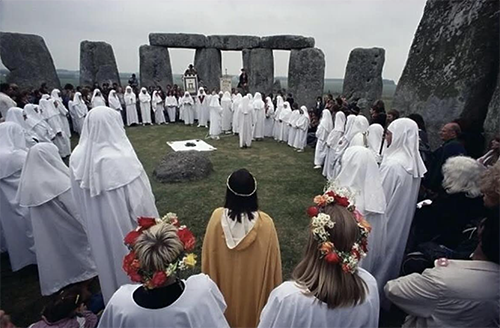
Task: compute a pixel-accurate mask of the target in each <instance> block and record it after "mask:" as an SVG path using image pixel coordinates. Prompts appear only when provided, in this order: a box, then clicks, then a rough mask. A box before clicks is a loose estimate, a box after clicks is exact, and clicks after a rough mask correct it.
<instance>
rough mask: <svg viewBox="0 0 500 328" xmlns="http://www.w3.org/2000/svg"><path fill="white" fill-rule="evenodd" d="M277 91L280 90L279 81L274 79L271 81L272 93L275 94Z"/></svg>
mask: <svg viewBox="0 0 500 328" xmlns="http://www.w3.org/2000/svg"><path fill="white" fill-rule="evenodd" d="M278 91H281V81H280V80H274V83H273V93H274V94H276V93H277V92H278Z"/></svg>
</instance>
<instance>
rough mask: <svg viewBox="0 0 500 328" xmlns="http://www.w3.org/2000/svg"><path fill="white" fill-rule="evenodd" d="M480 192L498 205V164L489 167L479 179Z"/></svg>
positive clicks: (499, 166)
mask: <svg viewBox="0 0 500 328" xmlns="http://www.w3.org/2000/svg"><path fill="white" fill-rule="evenodd" d="M481 191H482V192H483V194H485V195H488V196H489V197H491V198H492V199H495V200H496V202H497V204H498V203H500V162H497V163H496V164H495V165H493V166H490V167H489V168H488V169H487V170H486V171H485V172H484V173H483V176H482V177H481Z"/></svg>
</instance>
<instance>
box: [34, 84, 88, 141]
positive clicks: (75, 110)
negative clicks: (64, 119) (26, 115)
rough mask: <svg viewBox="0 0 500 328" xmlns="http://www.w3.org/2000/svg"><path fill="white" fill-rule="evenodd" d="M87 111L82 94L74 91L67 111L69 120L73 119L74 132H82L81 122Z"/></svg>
mask: <svg viewBox="0 0 500 328" xmlns="http://www.w3.org/2000/svg"><path fill="white" fill-rule="evenodd" d="M25 108H26V107H25ZM88 112H89V109H88V108H87V105H85V102H84V101H83V98H82V94H81V93H80V92H76V93H75V95H74V96H73V101H72V102H71V104H70V106H69V113H70V115H71V120H72V121H73V130H74V131H75V132H76V133H78V134H81V133H82V127H83V122H84V121H85V117H86V116H87V114H88Z"/></svg>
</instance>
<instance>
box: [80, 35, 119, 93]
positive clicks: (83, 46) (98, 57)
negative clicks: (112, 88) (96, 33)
mask: <svg viewBox="0 0 500 328" xmlns="http://www.w3.org/2000/svg"><path fill="white" fill-rule="evenodd" d="M104 82H108V83H110V85H111V84H112V83H118V85H120V84H121V83H120V75H119V74H118V67H117V66H116V59H115V54H114V52H113V47H111V45H110V44H109V43H106V42H102V41H87V40H85V41H82V42H81V43H80V85H81V86H86V85H88V86H92V85H93V84H94V83H99V85H102V83H104Z"/></svg>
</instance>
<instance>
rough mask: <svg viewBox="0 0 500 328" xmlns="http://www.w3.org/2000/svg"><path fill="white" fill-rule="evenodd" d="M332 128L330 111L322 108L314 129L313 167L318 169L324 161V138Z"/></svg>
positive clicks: (325, 151) (325, 150) (325, 148)
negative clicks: (315, 140)
mask: <svg viewBox="0 0 500 328" xmlns="http://www.w3.org/2000/svg"><path fill="white" fill-rule="evenodd" d="M332 129H333V120H332V113H331V112H330V110H329V109H324V110H323V112H322V114H321V119H320V121H319V125H318V128H317V130H316V138H317V142H316V148H315V149H314V168H315V169H320V168H321V167H322V166H323V163H324V162H325V157H326V153H327V146H326V139H327V138H328V135H329V134H330V132H331V131H332Z"/></svg>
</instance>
